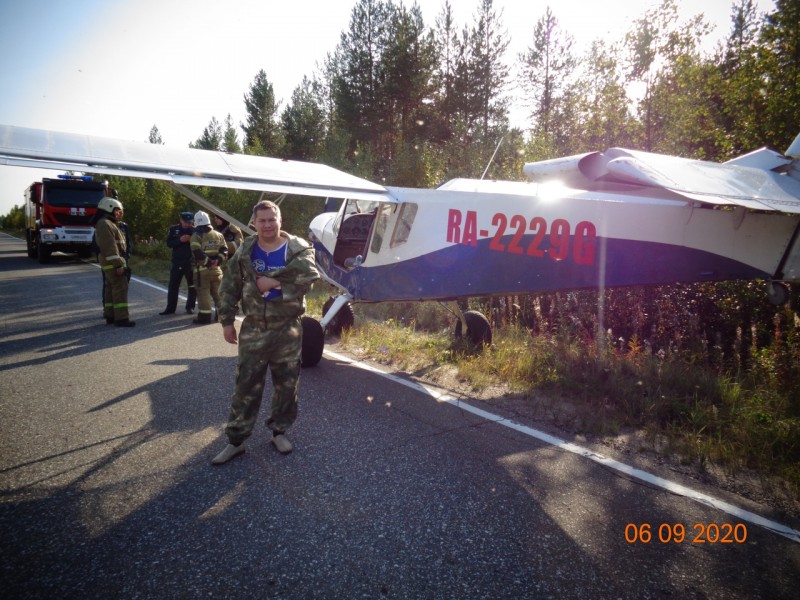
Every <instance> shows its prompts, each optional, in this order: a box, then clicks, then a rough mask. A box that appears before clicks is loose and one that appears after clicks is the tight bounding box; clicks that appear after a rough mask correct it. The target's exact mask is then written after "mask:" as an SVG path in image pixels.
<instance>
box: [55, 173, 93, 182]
mask: <svg viewBox="0 0 800 600" xmlns="http://www.w3.org/2000/svg"><path fill="white" fill-rule="evenodd" d="M58 178H59V179H69V180H71V181H92V176H91V175H67V174H66V173H61V174H59V176H58Z"/></svg>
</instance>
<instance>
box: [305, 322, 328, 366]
mask: <svg viewBox="0 0 800 600" xmlns="http://www.w3.org/2000/svg"><path fill="white" fill-rule="evenodd" d="M300 322H301V323H302V325H303V350H302V353H301V357H300V366H301V367H315V366H317V364H318V363H319V361H320V360H322V351H323V349H324V348H325V332H324V331H322V326H321V325H320V324H319V321H317V320H316V319H312V318H311V317H301V319H300Z"/></svg>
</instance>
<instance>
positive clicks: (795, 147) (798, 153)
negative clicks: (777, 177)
mask: <svg viewBox="0 0 800 600" xmlns="http://www.w3.org/2000/svg"><path fill="white" fill-rule="evenodd" d="M785 155H786V156H788V157H789V158H793V159H795V160H798V159H800V133H798V134H797V137H796V138H794V141H793V142H792V143H791V145H790V146H789V148H788V149H787V150H786V153H785Z"/></svg>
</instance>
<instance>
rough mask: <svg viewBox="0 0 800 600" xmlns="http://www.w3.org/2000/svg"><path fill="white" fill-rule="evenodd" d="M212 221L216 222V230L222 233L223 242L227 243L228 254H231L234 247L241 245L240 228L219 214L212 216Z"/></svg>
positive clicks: (242, 239) (242, 237) (242, 236)
mask: <svg viewBox="0 0 800 600" xmlns="http://www.w3.org/2000/svg"><path fill="white" fill-rule="evenodd" d="M214 222H215V223H216V224H217V226H216V230H217V231H219V232H220V233H221V234H222V237H224V238H225V242H226V243H227V244H228V256H233V253H234V252H236V249H237V248H238V247H239V246H241V245H242V242H243V241H244V235H242V230H241V229H239V228H238V227H237V226H236V225H234V224H233V223H230V222H229V221H226V220H225V219H223V218H222V217H220V216H219V215H215V216H214Z"/></svg>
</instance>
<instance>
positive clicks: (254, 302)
mask: <svg viewBox="0 0 800 600" xmlns="http://www.w3.org/2000/svg"><path fill="white" fill-rule="evenodd" d="M281 237H283V238H285V239H287V240H288V243H289V247H288V250H287V253H286V266H285V267H281V268H279V269H273V270H272V271H267V272H265V273H263V275H266V276H267V277H272V278H273V279H277V280H278V281H279V282H280V283H281V291H282V292H283V295H282V296H281V297H278V298H276V299H274V300H270V301H269V302H266V301H265V300H264V297H263V295H262V294H261V292H259V291H258V286H257V285H256V271H255V270H254V269H253V265H252V258H251V256H250V255H251V252H252V250H253V244H255V243H256V242H257V240H258V237H257V236H251V237H249V238H247V239H246V240H245V241H244V242H243V243H242V245H241V246H240V247H239V248H238V249H237V250H236V253H235V254H234V255H233V257H232V258H231V259H230V260H229V261H228V263H227V264H226V265H225V270H224V273H223V277H222V284H221V285H220V288H219V292H220V298H221V302H220V305H219V307H218V310H219V322H220V323H222V325H233V322H234V319H235V317H236V313H237V312H238V310H239V307H240V305H241V309H242V312H243V313H244V315H245V316H246V317H256V318H261V319H265V320H273V319H279V320H284V319H294V318H297V317H299V316H300V315H302V314H303V313H304V312H305V310H306V299H305V295H306V292H308V290H309V289H310V288H311V284H312V283H314V282H315V281H316V280H317V279H319V273H318V272H317V268H316V266H315V263H314V248H313V247H312V246H311V244H309V243H308V242H307V241H305V240H304V239H302V238H299V237H296V236H293V235H290V234H288V233H286V232H285V231H282V232H281Z"/></svg>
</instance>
